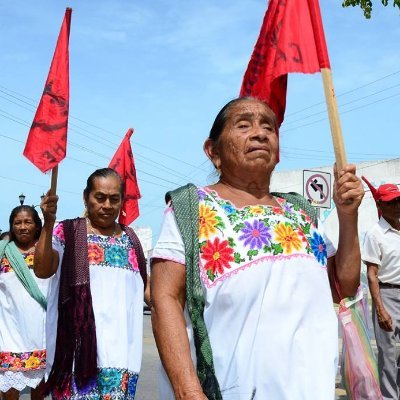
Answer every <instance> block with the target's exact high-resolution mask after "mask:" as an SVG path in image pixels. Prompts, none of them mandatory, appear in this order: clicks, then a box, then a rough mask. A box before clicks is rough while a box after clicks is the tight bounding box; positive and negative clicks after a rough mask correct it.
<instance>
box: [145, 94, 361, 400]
mask: <svg viewBox="0 0 400 400" xmlns="http://www.w3.org/2000/svg"><path fill="white" fill-rule="evenodd" d="M204 150H205V152H206V154H207V156H208V157H209V158H210V160H211V161H212V163H213V164H214V166H215V168H216V169H217V170H218V172H219V176H220V178H219V181H218V182H217V183H216V184H214V185H211V186H207V187H204V188H197V191H196V190H193V189H192V188H191V189H190V188H189V189H186V190H182V189H180V190H178V191H175V192H171V193H170V195H169V197H170V198H171V200H172V201H171V203H170V204H169V206H168V208H167V211H166V213H165V217H164V222H163V226H162V229H161V234H160V237H159V240H158V243H157V245H156V247H155V249H154V252H153V255H152V275H151V276H152V303H153V311H152V321H153V330H154V334H155V338H156V341H157V346H158V349H159V352H160V356H161V360H162V364H163V367H164V369H165V372H166V374H164V373H163V374H162V379H161V387H160V390H161V397H160V398H161V399H162V400H168V399H174V398H175V399H190V400H194V399H196V400H200V399H224V400H239V399H240V400H243V399H244V400H250V399H259V400H265V399H273V400H293V399H303V400H315V399H318V400H332V399H333V398H334V391H335V373H336V367H337V354H338V351H337V350H338V349H337V346H338V337H337V318H336V315H335V311H334V307H333V301H332V292H331V286H330V280H329V278H328V276H329V273H331V276H336V279H337V282H338V283H339V285H340V288H341V292H342V294H343V295H344V296H349V295H353V294H355V292H356V289H357V287H358V285H359V278H360V252H359V242H358V235H357V210H358V207H359V205H360V202H361V200H362V197H363V189H362V185H361V183H360V181H359V179H358V178H357V177H356V176H355V168H354V166H350V165H349V166H346V167H345V168H344V169H343V170H342V171H338V172H337V173H335V178H336V181H335V184H334V200H335V203H336V206H337V212H338V218H339V226H340V237H339V244H338V248H337V250H336V252H335V249H334V248H333V246H332V245H331V243H330V242H328V243H327V242H326V241H325V240H324V239H323V237H322V236H321V234H320V233H319V231H318V229H317V227H316V225H315V224H314V222H313V221H312V218H311V217H312V216H310V215H308V214H309V212H310V210H309V209H310V208H311V207H309V206H307V202H306V201H305V200H304V199H303V200H304V201H303V202H302V201H297V200H296V196H289V197H287V196H284V195H282V196H277V195H274V194H272V193H270V190H269V185H270V178H271V173H272V171H273V170H274V168H275V166H276V164H277V156H278V151H279V150H278V135H277V125H276V119H275V115H274V114H273V112H272V111H271V109H270V108H269V107H268V106H267V105H266V104H265V103H263V102H261V101H258V100H256V99H253V98H241V99H236V100H233V101H231V102H230V103H228V104H227V105H226V106H225V107H224V108H223V109H222V110H221V111H220V113H219V114H218V116H217V117H216V120H215V122H214V125H213V127H212V129H211V132H210V136H209V138H208V139H207V140H206V142H205V144H204ZM182 193H183V194H182ZM284 197H287V198H292V202H290V201H289V200H286V199H285V198H284ZM299 197H301V196H299ZM333 272H335V273H333ZM333 286H334V285H333ZM334 297H335V298H336V297H337V296H336V294H335V295H334Z"/></svg>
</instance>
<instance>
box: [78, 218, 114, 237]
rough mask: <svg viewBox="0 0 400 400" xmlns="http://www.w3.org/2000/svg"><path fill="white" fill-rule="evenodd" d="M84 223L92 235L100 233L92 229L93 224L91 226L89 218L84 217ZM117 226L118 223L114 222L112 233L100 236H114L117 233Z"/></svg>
mask: <svg viewBox="0 0 400 400" xmlns="http://www.w3.org/2000/svg"><path fill="white" fill-rule="evenodd" d="M86 225H87V227H88V228H89V229H90V232H91V233H92V234H93V235H102V234H101V233H96V232H95V231H94V230H93V226H92V224H91V222H90V220H89V218H86ZM117 226H118V225H117V224H116V223H115V222H114V232H113V234H112V235H102V236H109V237H111V238H115V235H116V234H117Z"/></svg>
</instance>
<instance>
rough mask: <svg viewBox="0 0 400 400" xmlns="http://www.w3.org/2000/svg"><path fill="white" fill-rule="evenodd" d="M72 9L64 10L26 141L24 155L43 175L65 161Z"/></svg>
mask: <svg viewBox="0 0 400 400" xmlns="http://www.w3.org/2000/svg"><path fill="white" fill-rule="evenodd" d="M71 13H72V10H71V9H70V8H67V9H66V11H65V16H64V21H63V23H62V26H61V30H60V33H59V36H58V40H57V45H56V49H55V51H54V55H53V60H52V62H51V66H50V71H49V74H48V76H47V80H46V85H45V87H44V91H43V95H42V98H41V99H40V103H39V106H38V108H37V110H36V114H35V118H34V119H33V123H32V126H31V129H30V131H29V135H28V139H27V141H26V145H25V149H24V156H25V157H26V158H28V159H29V160H30V161H31V162H32V163H33V164H35V165H36V167H38V168H39V169H40V170H41V171H42V172H47V171H48V170H50V169H52V168H54V167H55V166H56V165H58V164H59V163H60V161H62V160H63V159H64V158H65V154H66V147H67V128H68V111H69V54H68V44H69V31H70V25H71Z"/></svg>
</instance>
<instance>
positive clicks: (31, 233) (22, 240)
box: [12, 211, 37, 245]
mask: <svg viewBox="0 0 400 400" xmlns="http://www.w3.org/2000/svg"><path fill="white" fill-rule="evenodd" d="M12 230H13V233H14V236H15V242H16V244H17V245H18V244H22V245H29V244H30V243H32V244H33V243H34V242H35V234H36V230H37V226H36V224H35V221H34V220H33V217H32V214H31V213H30V212H28V211H20V212H19V213H17V214H16V216H15V218H14V221H13V223H12Z"/></svg>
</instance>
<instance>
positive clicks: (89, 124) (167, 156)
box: [0, 85, 196, 168]
mask: <svg viewBox="0 0 400 400" xmlns="http://www.w3.org/2000/svg"><path fill="white" fill-rule="evenodd" d="M0 88H3V89H5V90H1V89H0V92H2V93H4V94H6V95H7V96H10V97H12V98H14V99H16V100H18V101H20V102H22V103H24V104H27V105H29V106H30V107H33V108H34V109H36V107H37V102H36V101H35V100H34V99H32V98H30V97H27V96H24V95H23V94H21V93H18V92H16V91H14V90H11V89H8V88H6V87H5V86H3V85H0ZM7 91H9V92H11V93H14V94H17V95H18V96H21V97H23V98H25V99H28V100H30V101H31V102H27V101H25V100H21V99H20V98H18V97H17V96H14V95H11V94H9V93H7ZM2 98H4V99H5V100H7V99H6V98H5V97H3V96H2ZM7 101H10V100H7ZM12 103H13V104H16V105H18V104H17V103H15V102H12ZM23 108H25V107H23ZM25 109H26V108H25ZM29 111H31V110H29ZM69 117H70V118H71V119H75V120H77V121H79V122H82V123H84V124H86V125H88V126H91V127H93V128H96V129H98V130H101V131H103V132H105V133H108V134H111V135H113V136H115V137H117V138H118V139H119V140H121V137H120V136H119V135H117V134H116V133H115V132H112V131H110V130H108V129H104V128H102V127H100V126H98V125H95V124H92V123H90V122H87V121H85V120H83V119H81V118H77V117H75V116H73V115H70V116H69ZM74 125H75V126H78V125H76V124H74ZM79 129H82V130H84V131H86V132H89V133H90V131H87V130H85V129H84V128H81V127H79ZM96 137H98V136H97V135H96ZM103 140H107V139H103ZM108 141H109V140H108ZM109 142H110V143H113V142H111V141H109ZM135 145H136V146H139V147H143V148H145V149H147V150H150V151H153V152H154V153H156V154H159V155H162V156H163V157H166V158H170V159H172V160H174V161H178V162H180V163H183V164H185V165H188V166H190V167H193V168H196V166H195V165H193V164H191V163H188V162H186V161H184V160H181V159H179V158H177V157H173V156H171V155H170V154H167V153H163V152H161V151H158V150H156V149H154V148H152V147H150V146H146V145H143V144H141V143H138V142H135Z"/></svg>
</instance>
